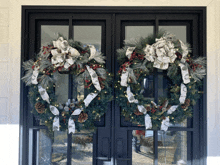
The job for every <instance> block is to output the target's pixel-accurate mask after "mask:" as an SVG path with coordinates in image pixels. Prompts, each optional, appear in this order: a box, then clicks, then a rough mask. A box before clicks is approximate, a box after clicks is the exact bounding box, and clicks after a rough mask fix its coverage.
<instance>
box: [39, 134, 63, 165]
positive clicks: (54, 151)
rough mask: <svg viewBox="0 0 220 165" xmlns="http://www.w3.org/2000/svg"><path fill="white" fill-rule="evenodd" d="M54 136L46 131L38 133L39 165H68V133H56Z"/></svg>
mask: <svg viewBox="0 0 220 165" xmlns="http://www.w3.org/2000/svg"><path fill="white" fill-rule="evenodd" d="M52 134H53V135H51V134H49V133H48V131H46V130H40V131H38V132H37V139H38V146H37V159H36V161H37V162H36V164H37V165H48V164H57V165H66V162H67V132H66V131H64V132H61V131H58V132H57V131H55V132H53V133H52Z"/></svg>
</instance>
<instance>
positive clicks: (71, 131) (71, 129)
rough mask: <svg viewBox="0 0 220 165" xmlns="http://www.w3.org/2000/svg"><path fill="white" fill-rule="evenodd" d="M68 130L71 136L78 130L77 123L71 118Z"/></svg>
mask: <svg viewBox="0 0 220 165" xmlns="http://www.w3.org/2000/svg"><path fill="white" fill-rule="evenodd" d="M68 130H69V134H70V133H75V130H76V125H75V122H74V120H73V119H71V118H69V121H68Z"/></svg>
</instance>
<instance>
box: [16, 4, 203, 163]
mask: <svg viewBox="0 0 220 165" xmlns="http://www.w3.org/2000/svg"><path fill="white" fill-rule="evenodd" d="M204 13H205V9H204V8H194V9H192V8H191V9H189V8H105V7H104V8H101V7H99V8H94V7H87V8H86V7H81V8H80V7H72V8H71V7H70V8H66V7H60V8H59V7H41V10H39V7H28V6H27V7H23V23H22V25H23V29H22V30H23V31H22V34H23V39H22V43H23V45H22V47H23V48H24V49H23V50H22V60H23V61H25V60H27V59H30V58H34V56H35V53H36V52H38V51H39V49H40V47H41V46H42V45H44V44H45V43H47V42H49V41H51V40H52V39H56V37H57V34H58V33H60V34H62V35H63V36H64V37H66V38H69V39H71V38H72V39H74V40H78V41H81V42H82V43H84V44H93V45H94V46H95V47H96V49H97V51H101V52H103V53H104V55H105V56H106V68H107V69H108V70H109V71H110V72H112V73H114V74H115V75H116V74H117V70H118V68H119V66H118V64H117V61H116V58H117V54H116V50H117V49H118V48H121V47H123V41H124V40H129V39H132V38H138V37H146V36H148V35H150V34H152V33H153V34H156V33H158V31H160V30H165V31H169V32H171V33H174V34H175V35H176V37H177V38H179V39H181V40H182V41H183V42H188V43H190V44H191V46H192V54H193V55H195V56H203V54H204V53H205V43H204V41H205V34H204V31H205V23H204V19H205V18H204ZM165 74H166V73H164V72H161V71H159V70H158V72H157V73H155V74H154V75H153V76H151V77H146V81H147V82H148V88H149V89H150V90H151V94H149V96H148V97H152V98H154V100H155V101H157V100H158V98H159V97H160V96H161V95H163V94H166V90H165V88H166V79H165ZM60 79H61V80H62V81H60V82H58V83H59V85H60V89H62V90H60V89H56V90H57V91H56V92H57V94H58V95H60V97H59V96H58V99H60V101H65V100H67V99H68V97H69V94H68V91H69V86H71V81H69V77H68V75H61V77H60ZM113 87H114V86H112V88H113ZM75 90H77V88H76V89H75ZM22 91H23V92H22V96H21V126H23V127H22V132H21V136H22V138H21V142H23V143H21V152H20V153H21V155H20V160H22V161H21V162H22V163H21V164H25V165H26V164H30V165H32V164H33V165H35V164H37V165H38V164H39V165H44V164H45V165H46V164H54V165H55V164H68V165H70V164H76V165H84V164H85V165H86V164H91V165H92V164H93V165H103V164H104V165H108V164H109V165H110V164H112V165H113V164H115V165H116V164H117V165H131V164H133V165H145V164H146V165H147V164H149V165H150V164H155V165H160V164H167V165H170V164H178V163H180V162H185V163H187V164H189V165H190V164H204V163H205V161H204V160H205V155H206V154H205V150H206V149H205V146H204V144H206V138H205V136H206V134H205V131H204V130H205V124H204V123H205V121H206V119H205V118H206V115H205V112H206V111H205V107H206V103H205V100H206V99H205V97H204V98H202V99H201V100H200V101H199V103H198V104H197V105H196V106H195V111H194V114H193V118H192V119H188V120H186V121H184V122H183V123H182V124H176V125H173V126H171V127H170V128H169V130H168V131H167V132H166V133H164V132H162V131H160V130H147V131H145V130H144V127H143V126H137V125H133V124H132V123H130V122H129V121H127V120H126V119H125V118H124V117H122V116H121V109H120V107H119V106H118V105H117V104H116V103H115V102H114V101H112V102H111V103H110V104H109V105H108V106H109V108H108V111H107V113H106V115H105V116H103V117H102V118H101V120H100V121H98V122H97V123H96V124H97V126H98V129H97V131H96V132H95V133H90V132H89V131H82V132H80V133H76V134H74V135H69V134H67V132H56V133H54V135H53V138H52V139H51V138H49V137H50V136H49V135H48V134H47V131H46V127H45V126H44V123H41V122H40V121H38V120H35V119H34V117H33V116H32V113H31V112H30V105H29V104H28V101H27V97H26V94H27V92H28V89H27V88H26V87H24V86H23V85H22ZM74 97H80V96H74ZM80 140H81V142H80ZM27 141H28V143H26V142H27Z"/></svg>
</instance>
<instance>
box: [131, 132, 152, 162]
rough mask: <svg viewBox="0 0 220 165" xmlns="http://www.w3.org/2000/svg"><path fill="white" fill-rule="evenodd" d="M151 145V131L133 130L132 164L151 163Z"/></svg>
mask: <svg viewBox="0 0 220 165" xmlns="http://www.w3.org/2000/svg"><path fill="white" fill-rule="evenodd" d="M153 146H154V140H153V131H146V132H145V130H133V139H132V165H146V164H147V165H151V164H152V165H153V164H154V148H153Z"/></svg>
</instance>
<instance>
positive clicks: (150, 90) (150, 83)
mask: <svg viewBox="0 0 220 165" xmlns="http://www.w3.org/2000/svg"><path fill="white" fill-rule="evenodd" d="M153 78H154V77H153V75H149V76H146V78H144V82H143V88H144V92H143V96H144V97H151V98H152V97H154V80H153Z"/></svg>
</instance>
